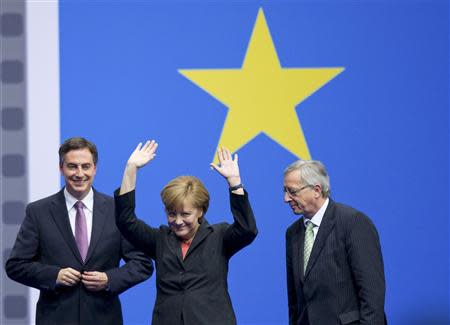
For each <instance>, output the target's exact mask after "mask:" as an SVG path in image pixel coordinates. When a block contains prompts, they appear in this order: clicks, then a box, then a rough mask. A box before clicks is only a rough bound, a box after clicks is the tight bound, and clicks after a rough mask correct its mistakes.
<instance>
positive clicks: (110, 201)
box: [93, 189, 114, 205]
mask: <svg viewBox="0 0 450 325" xmlns="http://www.w3.org/2000/svg"><path fill="white" fill-rule="evenodd" d="M93 190H94V200H101V201H103V202H105V203H108V204H111V205H114V198H113V197H112V196H111V195H107V194H105V193H102V192H99V191H97V190H95V189H93Z"/></svg>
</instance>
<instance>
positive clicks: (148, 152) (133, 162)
mask: <svg viewBox="0 0 450 325" xmlns="http://www.w3.org/2000/svg"><path fill="white" fill-rule="evenodd" d="M156 148H158V143H156V141H155V140H151V141H150V140H148V141H147V142H146V143H145V144H144V145H143V146H142V142H140V143H139V144H138V146H137V147H136V149H134V151H133V153H132V154H131V156H130V158H128V162H127V165H128V166H130V167H136V168H141V167H142V166H145V165H146V164H147V163H148V162H149V161H150V160H152V159H153V158H155V156H156Z"/></svg>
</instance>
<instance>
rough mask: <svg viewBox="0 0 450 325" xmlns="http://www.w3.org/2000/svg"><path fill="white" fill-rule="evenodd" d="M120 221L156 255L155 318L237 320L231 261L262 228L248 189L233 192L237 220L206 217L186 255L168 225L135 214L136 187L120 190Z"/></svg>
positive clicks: (208, 322)
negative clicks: (211, 221)
mask: <svg viewBox="0 0 450 325" xmlns="http://www.w3.org/2000/svg"><path fill="white" fill-rule="evenodd" d="M115 199H116V222H117V227H118V228H119V229H120V231H121V232H122V234H123V235H124V236H125V238H127V239H128V240H129V241H130V242H131V243H132V244H133V245H135V246H136V247H138V248H140V249H141V250H142V251H144V252H145V253H147V254H148V255H149V256H150V257H151V258H153V259H154V260H155V264H156V285H157V297H156V302H155V307H154V309H153V319H152V323H153V324H155V325H156V324H161V325H168V324H170V325H176V324H185V325H191V324H192V325H202V324H205V325H214V324H217V325H218V324H221V325H222V324H223V325H225V324H236V317H235V314H234V311H233V307H232V305H231V299H230V296H229V294H228V283H227V275H228V261H229V259H230V257H231V256H233V254H235V253H236V252H238V251H239V250H240V249H242V248H244V247H245V246H247V245H249V244H250V243H251V242H252V241H253V240H254V238H255V237H256V234H257V232H258V231H257V229H256V223H255V218H254V216H253V212H252V209H251V207H250V203H249V201H248V197H247V193H245V195H236V194H230V201H231V211H232V213H233V217H234V223H233V224H231V225H229V224H227V223H220V224H216V225H210V224H208V222H207V221H206V220H203V222H202V223H201V225H200V227H199V229H198V232H197V234H196V235H195V237H194V240H193V242H192V244H191V246H190V247H189V250H188V251H187V253H186V256H185V258H184V260H183V258H182V255H181V245H180V241H179V240H178V239H177V237H176V235H175V234H174V233H173V232H172V231H171V230H170V228H169V227H168V226H160V227H159V228H152V227H150V226H148V225H147V224H145V223H144V222H143V221H141V220H138V219H137V218H136V215H135V211H134V210H135V192H134V191H132V192H128V193H126V194H123V195H120V196H118V192H116V196H115Z"/></svg>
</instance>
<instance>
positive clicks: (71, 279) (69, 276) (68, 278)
mask: <svg viewBox="0 0 450 325" xmlns="http://www.w3.org/2000/svg"><path fill="white" fill-rule="evenodd" d="M63 279H64V280H66V281H68V282H70V283H78V282H79V281H80V278H78V277H76V276H74V275H73V274H65V275H64V276H63Z"/></svg>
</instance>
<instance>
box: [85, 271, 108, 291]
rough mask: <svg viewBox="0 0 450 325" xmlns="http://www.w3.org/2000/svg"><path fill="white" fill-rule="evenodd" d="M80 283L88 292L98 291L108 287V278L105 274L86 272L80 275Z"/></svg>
mask: <svg viewBox="0 0 450 325" xmlns="http://www.w3.org/2000/svg"><path fill="white" fill-rule="evenodd" d="M81 282H83V284H84V286H85V287H86V289H88V290H89V291H100V290H104V289H106V287H107V286H108V276H107V275H106V273H105V272H97V271H92V272H87V271H86V272H83V274H82V275H81Z"/></svg>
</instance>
